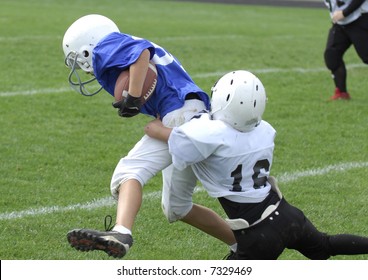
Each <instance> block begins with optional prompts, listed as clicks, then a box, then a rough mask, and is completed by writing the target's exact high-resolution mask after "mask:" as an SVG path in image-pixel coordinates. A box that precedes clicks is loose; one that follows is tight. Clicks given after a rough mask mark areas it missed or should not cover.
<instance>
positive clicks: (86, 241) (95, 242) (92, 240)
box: [67, 228, 133, 258]
mask: <svg viewBox="0 0 368 280" xmlns="http://www.w3.org/2000/svg"><path fill="white" fill-rule="evenodd" d="M67 239H68V242H69V244H70V245H71V246H72V247H73V248H75V249H77V250H79V251H93V250H101V251H104V252H105V253H106V254H108V255H109V256H111V257H114V258H123V257H124V256H125V255H126V253H127V252H128V250H129V249H130V247H132V245H133V237H132V236H131V235H130V234H122V233H120V232H117V231H111V228H110V229H108V230H106V231H98V230H92V229H74V230H71V231H69V232H68V234H67Z"/></svg>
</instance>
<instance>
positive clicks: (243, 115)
mask: <svg viewBox="0 0 368 280" xmlns="http://www.w3.org/2000/svg"><path fill="white" fill-rule="evenodd" d="M266 101H267V98H266V92H265V88H264V86H263V84H262V83H261V81H260V80H259V79H258V78H257V77H256V76H255V75H254V74H252V73H250V72H248V71H245V70H238V71H233V72H230V73H227V74H225V75H224V76H223V77H221V78H220V79H219V80H218V81H217V82H216V84H215V85H214V86H213V87H212V99H211V114H212V118H213V119H215V120H222V121H224V122H226V123H228V124H229V125H231V126H232V127H233V128H235V129H237V130H239V131H242V132H247V131H250V130H252V129H253V128H255V127H256V126H257V125H258V124H259V123H260V122H261V120H262V115H263V112H264V110H265V107H266Z"/></svg>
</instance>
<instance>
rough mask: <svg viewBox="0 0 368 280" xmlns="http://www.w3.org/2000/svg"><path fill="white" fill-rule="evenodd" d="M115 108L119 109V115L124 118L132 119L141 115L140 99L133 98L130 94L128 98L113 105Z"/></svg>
mask: <svg viewBox="0 0 368 280" xmlns="http://www.w3.org/2000/svg"><path fill="white" fill-rule="evenodd" d="M112 106H113V107H114V108H117V109H119V110H118V115H119V116H120V117H123V118H131V117H134V116H136V115H138V114H139V113H140V109H141V106H142V104H141V100H140V98H139V97H134V96H131V95H130V94H129V93H128V95H127V97H126V98H124V99H123V100H120V101H116V102H114V103H112Z"/></svg>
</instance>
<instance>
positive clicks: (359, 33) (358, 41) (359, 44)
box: [349, 13, 368, 64]
mask: <svg viewBox="0 0 368 280" xmlns="http://www.w3.org/2000/svg"><path fill="white" fill-rule="evenodd" d="M349 34H350V38H351V41H352V42H353V45H354V48H355V50H356V52H357V54H358V55H359V57H360V59H361V60H362V61H363V62H364V63H365V64H368V40H367V38H368V13H366V14H362V15H361V16H360V17H359V19H357V20H356V21H355V22H354V24H353V25H352V26H351V30H350V31H349Z"/></svg>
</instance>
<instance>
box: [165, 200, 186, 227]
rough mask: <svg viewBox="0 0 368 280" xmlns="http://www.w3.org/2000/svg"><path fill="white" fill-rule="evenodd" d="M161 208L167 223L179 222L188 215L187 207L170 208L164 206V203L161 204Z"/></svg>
mask: <svg viewBox="0 0 368 280" xmlns="http://www.w3.org/2000/svg"><path fill="white" fill-rule="evenodd" d="M161 206H162V211H163V212H164V214H165V217H166V219H167V220H168V221H169V223H174V222H176V221H179V220H181V219H182V218H184V217H185V216H186V215H187V214H188V210H187V207H172V206H168V205H165V204H164V203H162V204H161Z"/></svg>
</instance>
